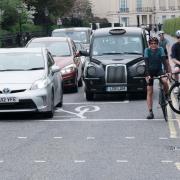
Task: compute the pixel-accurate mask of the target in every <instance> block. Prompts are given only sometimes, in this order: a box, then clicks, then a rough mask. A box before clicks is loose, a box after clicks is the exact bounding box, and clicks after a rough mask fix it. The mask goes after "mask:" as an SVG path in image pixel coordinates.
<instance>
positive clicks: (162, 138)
mask: <svg viewBox="0 0 180 180" xmlns="http://www.w3.org/2000/svg"><path fill="white" fill-rule="evenodd" d="M159 139H160V140H167V139H168V138H166V137H159Z"/></svg>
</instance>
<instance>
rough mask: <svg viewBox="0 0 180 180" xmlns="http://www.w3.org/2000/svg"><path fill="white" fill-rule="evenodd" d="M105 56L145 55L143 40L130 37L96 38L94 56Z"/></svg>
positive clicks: (137, 37) (111, 36) (93, 49)
mask: <svg viewBox="0 0 180 180" xmlns="http://www.w3.org/2000/svg"><path fill="white" fill-rule="evenodd" d="M104 54H107V55H108V54H109V55H111V54H143V43H142V38H141V36H130V35H129V36H128V35H110V36H100V37H96V38H95V39H94V41H93V48H92V55H94V56H101V55H104Z"/></svg>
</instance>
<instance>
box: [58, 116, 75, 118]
mask: <svg viewBox="0 0 180 180" xmlns="http://www.w3.org/2000/svg"><path fill="white" fill-rule="evenodd" d="M54 117H58V118H75V117H76V116H59V115H54Z"/></svg>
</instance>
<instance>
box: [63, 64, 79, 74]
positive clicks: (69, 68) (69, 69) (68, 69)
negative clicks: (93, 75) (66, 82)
mask: <svg viewBox="0 0 180 180" xmlns="http://www.w3.org/2000/svg"><path fill="white" fill-rule="evenodd" d="M74 71H76V65H75V64H70V65H68V66H66V67H64V68H62V69H61V74H62V75H64V74H69V73H72V72H74Z"/></svg>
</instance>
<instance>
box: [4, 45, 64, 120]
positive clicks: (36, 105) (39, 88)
mask: <svg viewBox="0 0 180 180" xmlns="http://www.w3.org/2000/svg"><path fill="white" fill-rule="evenodd" d="M59 71H60V68H59V67H58V66H56V65H55V62H54V60H53V58H52V56H51V54H50V52H49V51H48V50H47V49H45V48H9V49H0V84H1V85H0V112H41V113H43V114H44V115H45V116H47V117H48V118H51V117H53V115H54V109H55V107H56V106H62V103H63V91H62V77H61V73H60V72H59Z"/></svg>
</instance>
